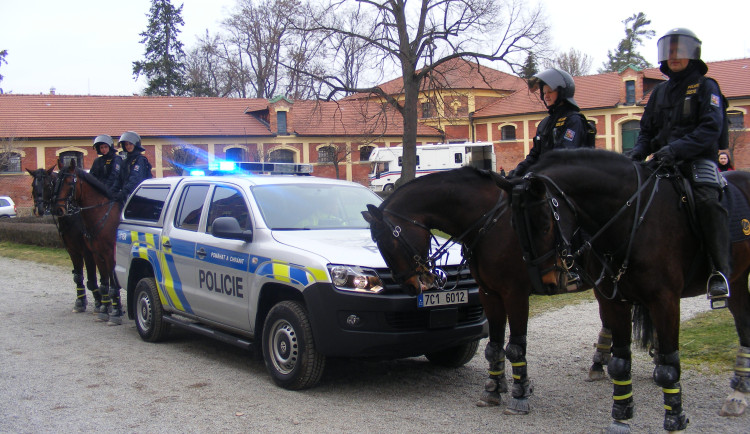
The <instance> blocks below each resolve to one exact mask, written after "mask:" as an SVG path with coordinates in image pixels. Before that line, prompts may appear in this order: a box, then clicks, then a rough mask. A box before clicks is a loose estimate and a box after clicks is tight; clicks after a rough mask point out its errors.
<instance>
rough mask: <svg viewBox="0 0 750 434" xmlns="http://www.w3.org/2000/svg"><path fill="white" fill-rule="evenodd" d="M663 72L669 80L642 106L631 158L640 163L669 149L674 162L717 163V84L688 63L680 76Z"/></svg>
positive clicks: (719, 105) (721, 111)
mask: <svg viewBox="0 0 750 434" xmlns="http://www.w3.org/2000/svg"><path fill="white" fill-rule="evenodd" d="M667 72H668V75H669V80H667V82H665V83H662V84H660V85H659V86H657V87H656V88H654V91H653V93H652V94H651V97H650V98H649V100H648V104H646V108H645V110H644V112H643V117H642V118H641V132H640V134H639V135H638V140H637V141H636V144H635V146H634V147H633V157H634V158H635V159H639V160H642V159H643V158H645V157H646V156H648V155H650V154H653V153H654V152H656V151H658V150H659V149H660V148H662V147H663V146H669V147H670V148H671V150H672V152H673V153H674V154H675V158H676V159H677V160H678V161H680V160H683V161H690V160H696V159H708V160H711V161H718V157H717V155H718V151H719V144H718V142H719V137H720V135H721V129H722V126H723V122H724V108H723V106H722V97H721V91H720V90H719V85H718V84H717V83H716V82H715V81H714V80H711V79H706V78H704V74H705V71H704V70H703V69H702V68H700V67H699V66H698V65H697V64H696V63H694V62H692V61H691V63H690V64H689V65H688V67H687V68H686V69H685V70H684V71H681V72H680V73H673V72H671V71H668V70H667Z"/></svg>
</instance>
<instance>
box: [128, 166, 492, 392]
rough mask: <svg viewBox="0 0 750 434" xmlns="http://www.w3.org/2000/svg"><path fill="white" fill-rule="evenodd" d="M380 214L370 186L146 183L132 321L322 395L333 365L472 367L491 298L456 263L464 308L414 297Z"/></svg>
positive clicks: (136, 239) (456, 287)
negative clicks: (373, 208) (244, 356)
mask: <svg viewBox="0 0 750 434" xmlns="http://www.w3.org/2000/svg"><path fill="white" fill-rule="evenodd" d="M243 164H244V165H243ZM243 164H240V166H241V167H243V168H244V169H248V170H255V171H263V172H269V171H273V170H280V169H283V170H282V172H285V173H295V172H309V171H310V170H309V168H308V169H305V167H306V166H305V165H289V166H281V165H278V164H277V165H270V167H269V164H268V163H266V164H261V163H256V165H257V167H255V168H253V167H248V166H249V165H248V164H247V163H243ZM307 167H309V166H307ZM380 201H381V199H380V198H379V197H378V196H377V195H376V194H374V193H373V192H371V191H370V190H369V189H367V188H366V187H364V186H361V185H359V184H356V183H352V182H346V181H340V180H334V179H326V178H316V177H312V176H293V175H268V174H262V175H252V174H243V175H239V176H238V175H233V176H175V177H166V178H156V179H149V180H146V181H144V182H143V183H142V184H141V185H140V186H139V187H138V189H137V190H136V191H134V192H133V194H132V195H131V196H130V198H129V200H128V201H127V203H126V205H125V207H124V209H123V213H122V222H121V224H120V226H119V229H118V232H117V252H116V267H115V272H116V275H117V279H118V281H119V282H120V284H121V285H122V286H123V287H124V289H125V290H126V292H127V311H128V316H129V317H130V318H131V319H134V320H135V325H136V328H137V330H138V333H139V334H140V336H141V338H143V339H144V340H146V341H149V342H157V341H160V340H162V339H164V338H165V337H166V334H167V332H168V330H169V328H170V327H171V326H174V327H180V328H185V329H189V330H191V331H194V332H197V333H200V334H203V335H207V336H210V337H213V338H216V339H219V340H221V341H224V342H227V343H230V344H233V345H238V346H241V347H244V348H247V349H249V350H253V351H254V352H255V353H256V354H258V355H260V354H262V356H263V359H264V361H265V364H266V367H267V369H268V371H269V373H270V374H271V376H272V378H273V380H274V381H275V382H276V384H278V385H279V386H281V387H284V388H287V389H302V388H306V387H311V386H314V385H315V384H316V383H317V382H318V381H319V380H320V378H321V375H322V373H323V369H324V366H325V361H326V357H376V358H401V357H412V356H419V355H425V356H426V357H427V359H428V360H429V361H431V362H433V363H437V364H441V365H444V366H453V367H458V366H462V365H463V364H465V363H467V362H468V361H469V360H471V358H472V357H473V356H474V354H475V353H476V350H477V345H478V341H479V339H481V338H482V337H484V336H486V330H487V328H486V322H487V321H486V319H485V316H484V312H483V310H482V307H481V305H480V303H479V297H478V288H477V285H476V283H475V282H474V280H473V279H472V278H471V275H470V274H469V272H468V271H467V270H465V269H464V268H463V267H461V268H459V267H458V266H457V265H458V264H457V263H456V262H457V261H458V258H460V253H459V252H457V251H456V252H454V254H452V255H449V257H450V258H454V259H455V260H454V262H453V263H449V264H443V267H442V268H443V269H444V270H445V271H446V272H447V273H448V278H449V282H448V284H447V285H446V286H445V287H446V288H450V291H452V292H453V294H451V297H431V299H432V300H434V299H437V300H438V302H437V303H425V301H424V298H423V297H421V296H420V297H414V296H409V295H407V294H406V293H405V292H404V291H403V290H402V288H401V286H400V285H398V284H397V283H395V282H394V280H393V278H392V276H391V273H390V272H389V270H388V268H387V267H386V265H385V263H384V261H383V259H382V257H381V256H380V253H379V252H378V250H377V247H376V246H375V243H374V242H373V241H372V239H371V237H370V231H369V228H368V224H367V222H366V221H365V220H364V218H363V217H362V214H361V212H362V211H363V210H365V209H366V206H367V204H376V205H377V204H378V203H380ZM427 294H429V293H427ZM454 295H455V296H454ZM420 304H421V305H422V306H420ZM425 304H428V305H427V306H425Z"/></svg>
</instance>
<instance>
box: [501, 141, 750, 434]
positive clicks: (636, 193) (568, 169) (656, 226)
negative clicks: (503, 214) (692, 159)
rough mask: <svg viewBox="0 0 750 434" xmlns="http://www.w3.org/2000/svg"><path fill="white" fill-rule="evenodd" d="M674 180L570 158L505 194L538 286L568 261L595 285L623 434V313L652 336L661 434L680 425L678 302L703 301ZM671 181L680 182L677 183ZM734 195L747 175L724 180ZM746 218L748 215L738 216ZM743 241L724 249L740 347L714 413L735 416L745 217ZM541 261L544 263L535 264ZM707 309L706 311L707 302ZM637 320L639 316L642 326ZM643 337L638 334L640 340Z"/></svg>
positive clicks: (619, 159)
mask: <svg viewBox="0 0 750 434" xmlns="http://www.w3.org/2000/svg"><path fill="white" fill-rule="evenodd" d="M675 175H678V173H676V172H674V171H672V172H671V173H662V172H654V171H653V170H651V169H650V168H648V167H643V166H641V165H640V164H636V163H632V162H631V161H630V160H629V159H627V158H626V157H623V156H622V155H620V154H616V153H612V152H607V151H593V150H574V151H562V152H554V153H550V154H548V155H547V156H546V157H545V158H543V159H542V160H541V161H540V162H539V164H537V165H536V166H534V167H533V168H532V173H531V174H529V175H527V176H526V177H525V178H524V179H523V181H522V182H521V183H520V184H519V185H517V186H516V187H515V189H514V188H513V185H510V184H507V185H505V186H504V188H506V189H507V190H508V191H513V199H512V200H513V210H514V222H516V223H517V224H516V226H517V229H518V231H519V236H520V238H521V244H522V245H523V246H524V250H525V251H526V252H527V259H529V261H530V263H534V261H535V260H538V259H541V260H539V261H538V265H539V268H542V269H544V270H546V271H544V272H545V273H546V274H547V275H548V276H547V279H548V280H549V279H550V278H551V280H554V279H564V276H565V274H566V273H565V271H566V270H567V269H568V268H570V267H571V266H572V265H573V264H574V263H577V264H579V265H582V267H581V269H580V272H581V273H582V274H584V275H587V276H589V277H590V278H589V279H587V280H588V281H589V282H594V283H596V288H595V294H596V297H597V300H598V301H599V311H600V316H601V319H602V323H603V325H604V327H606V328H608V329H610V330H611V331H612V359H611V360H610V362H609V365H608V371H609V374H610V377H611V378H612V380H613V383H614V392H613V398H614V403H613V406H612V417H613V419H614V421H613V422H612V424H611V425H610V427H609V429H610V430H612V431H615V432H625V431H628V430H629V425H628V424H627V423H626V422H627V421H628V420H630V419H631V418H632V417H633V409H634V407H633V398H632V384H631V374H630V363H631V353H630V344H631V311H632V307H633V305H634V304H638V305H640V306H643V307H645V308H646V309H647V312H648V316H647V317H646V318H645V319H650V321H651V324H652V325H653V329H654V330H655V332H656V339H657V341H656V349H657V354H656V357H655V363H656V368H655V369H654V381H655V382H656V383H657V384H658V385H660V386H661V387H662V391H663V395H664V407H665V417H664V428H665V429H666V430H667V431H678V430H682V429H684V428H685V427H686V426H687V423H688V420H687V417H686V415H685V413H684V411H683V409H682V392H681V385H680V381H679V380H680V359H679V352H678V345H679V330H680V311H679V307H680V298H681V297H692V296H698V295H701V296H706V281H707V278H708V276H709V274H710V272H711V267H710V265H709V263H708V259H707V254H706V253H705V251H704V250H703V249H702V248H701V244H700V241H699V240H700V238H699V237H698V236H697V235H696V234H695V233H694V231H693V230H692V229H691V224H690V217H689V212H688V211H687V208H688V206H687V205H686V203H688V202H689V201H688V200H687V198H688V197H689V196H688V195H686V194H685V193H684V192H683V190H682V189H678V188H676V187H675V185H676V184H673V183H672V181H671V179H673V178H675ZM678 177H679V176H678ZM726 179H727V181H728V182H729V184H730V187H731V186H735V187H737V188H738V190H734V189H730V190H732V191H734V192H735V193H736V194H735V195H736V196H740V198H741V199H743V200H749V199H750V174H749V173H746V172H732V173H729V174H726ZM747 213H750V211H747ZM742 217H743V218H744V219H745V220H744V222H742V223H744V225H742V226H741V223H738V226H737V229H738V231H739V232H741V229H745V232H744V234H745V237H744V239H742V240H739V241H736V242H734V243H733V244H732V274H731V277H730V279H729V280H730V286H731V296H730V298H729V301H728V304H729V309H730V311H731V312H732V314H733V315H734V320H735V326H736V328H737V333H738V335H739V340H740V342H739V343H740V348H739V351H738V354H737V362H736V365H735V375H734V377H733V379H732V381H731V386H732V389H734V391H733V392H732V393H731V394H730V395H729V397H728V398H727V399H726V400H725V403H724V406H723V407H722V410H721V411H720V414H722V415H739V414H742V413H743V412H744V410H745V408H746V407H747V397H748V393H750V292H748V274H749V273H750V237H748V235H750V230H748V229H747V227H748V226H749V225H750V224H749V223H748V219H750V215H743V216H742ZM542 258H543V259H542ZM706 303H709V301H708V300H707V301H706ZM642 319H643V318H641V320H642ZM652 336H653V335H652V334H651V333H646V334H645V336H643V338H644V339H643V340H644V342H645V341H647V340H648V339H649V338H651V337H652Z"/></svg>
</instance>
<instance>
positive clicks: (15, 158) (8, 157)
mask: <svg viewBox="0 0 750 434" xmlns="http://www.w3.org/2000/svg"><path fill="white" fill-rule="evenodd" d="M20 171H21V154H18V153H16V152H2V153H0V172H9V173H16V172H20Z"/></svg>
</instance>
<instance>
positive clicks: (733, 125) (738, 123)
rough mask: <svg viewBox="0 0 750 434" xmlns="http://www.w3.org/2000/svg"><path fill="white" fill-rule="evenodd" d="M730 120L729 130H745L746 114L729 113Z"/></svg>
mask: <svg viewBox="0 0 750 434" xmlns="http://www.w3.org/2000/svg"><path fill="white" fill-rule="evenodd" d="M727 117H728V118H729V128H730V129H732V130H737V129H743V128H745V114H744V113H742V112H738V111H729V112H727Z"/></svg>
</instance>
